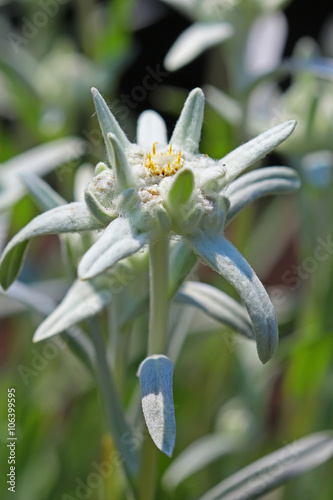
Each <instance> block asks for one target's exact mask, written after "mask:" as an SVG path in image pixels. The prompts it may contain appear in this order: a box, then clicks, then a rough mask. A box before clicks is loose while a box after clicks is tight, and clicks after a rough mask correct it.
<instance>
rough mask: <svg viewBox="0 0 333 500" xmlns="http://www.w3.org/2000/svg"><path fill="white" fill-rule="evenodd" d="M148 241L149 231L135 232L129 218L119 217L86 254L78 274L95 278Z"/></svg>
mask: <svg viewBox="0 0 333 500" xmlns="http://www.w3.org/2000/svg"><path fill="white" fill-rule="evenodd" d="M147 242H148V234H147V233H141V234H135V233H134V232H133V230H132V227H131V223H130V222H129V221H128V219H126V218H124V217H118V218H117V219H115V220H114V221H112V222H111V223H110V224H109V225H108V226H107V228H106V229H105V231H104V232H103V234H102V236H101V237H100V239H99V240H98V241H97V242H96V243H95V244H94V245H93V246H92V247H91V248H90V249H89V250H88V251H87V252H86V253H85V254H84V256H83V257H82V260H81V262H80V264H79V267H78V275H79V277H80V278H81V279H83V280H86V279H91V278H94V277H95V276H98V275H99V274H101V273H103V272H104V271H107V270H108V269H109V268H110V267H112V266H113V265H114V264H116V263H117V262H118V261H119V260H121V259H124V258H125V257H129V256H130V255H133V254H134V253H136V252H138V251H139V250H140V249H141V248H142V247H143V246H144V245H145V244H146V243H147Z"/></svg>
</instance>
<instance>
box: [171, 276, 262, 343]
mask: <svg viewBox="0 0 333 500" xmlns="http://www.w3.org/2000/svg"><path fill="white" fill-rule="evenodd" d="M175 301H176V302H177V303H180V304H185V305H191V306H194V307H197V308H199V309H201V310H202V311H204V312H205V313H206V314H208V315H209V316H211V317H212V318H214V319H216V320H217V321H220V322H221V323H223V324H225V325H228V326H230V327H231V328H233V329H234V330H236V331H237V332H238V333H240V334H241V335H244V336H245V337H247V338H251V339H253V331H252V326H251V321H250V318H249V316H248V314H247V312H246V309H245V308H244V307H243V306H242V305H241V304H239V303H238V302H236V301H235V300H234V299H232V298H231V297H230V296H229V295H227V294H226V293H224V292H222V291H221V290H218V289H217V288H215V287H213V286H211V285H208V284H206V283H200V282H197V281H187V282H185V283H184V284H183V286H182V287H181V289H180V290H179V292H178V293H177V294H176V296H175Z"/></svg>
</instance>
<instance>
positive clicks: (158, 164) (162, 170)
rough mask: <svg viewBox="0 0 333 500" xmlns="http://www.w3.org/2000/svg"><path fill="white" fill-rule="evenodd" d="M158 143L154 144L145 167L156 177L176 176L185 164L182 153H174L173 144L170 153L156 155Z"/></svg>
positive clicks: (146, 159)
mask: <svg viewBox="0 0 333 500" xmlns="http://www.w3.org/2000/svg"><path fill="white" fill-rule="evenodd" d="M156 144H157V143H156V142H154V144H153V152H152V153H148V155H147V156H146V158H145V167H146V168H148V169H149V170H150V172H151V173H152V174H154V175H162V176H168V175H174V174H175V173H176V172H177V171H178V170H179V169H180V168H181V167H182V166H183V164H184V161H183V160H182V157H181V156H182V152H181V151H179V152H178V153H176V154H175V153H173V152H172V144H170V148H169V151H168V153H156Z"/></svg>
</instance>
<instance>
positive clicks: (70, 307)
mask: <svg viewBox="0 0 333 500" xmlns="http://www.w3.org/2000/svg"><path fill="white" fill-rule="evenodd" d="M110 285H111V283H110V281H108V280H104V279H100V278H99V279H95V280H91V281H81V280H76V281H75V282H74V283H73V285H72V286H71V288H70V289H69V290H68V292H67V293H66V295H65V297H64V298H63V300H62V302H61V303H60V304H59V305H58V307H57V308H56V309H54V311H53V312H52V313H51V314H50V315H49V316H48V317H47V318H46V319H45V320H44V321H43V323H41V324H40V325H39V327H38V329H37V330H36V332H35V335H34V338H33V341H34V342H39V341H40V340H44V339H47V338H49V337H52V336H53V335H57V334H58V333H61V332H63V331H65V330H67V329H69V328H71V327H72V326H74V325H76V324H77V323H79V322H80V321H83V320H85V319H87V318H89V317H91V316H95V315H96V314H97V313H99V312H100V311H101V310H102V309H103V308H104V307H105V306H106V304H108V303H109V302H110V301H111V299H112V296H113V294H112V290H111V288H110Z"/></svg>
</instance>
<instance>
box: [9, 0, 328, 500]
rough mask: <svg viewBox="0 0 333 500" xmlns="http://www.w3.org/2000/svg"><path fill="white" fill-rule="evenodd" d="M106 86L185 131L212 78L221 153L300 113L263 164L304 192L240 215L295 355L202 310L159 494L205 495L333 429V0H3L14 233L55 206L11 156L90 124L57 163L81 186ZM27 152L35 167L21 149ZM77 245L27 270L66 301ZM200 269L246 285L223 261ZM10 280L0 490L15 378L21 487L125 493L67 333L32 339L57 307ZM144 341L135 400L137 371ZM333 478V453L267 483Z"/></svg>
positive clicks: (62, 181) (212, 151) (36, 491)
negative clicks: (43, 208) (104, 469)
mask: <svg viewBox="0 0 333 500" xmlns="http://www.w3.org/2000/svg"><path fill="white" fill-rule="evenodd" d="M92 86H94V87H97V88H98V89H99V90H100V92H101V93H102V94H103V96H104V97H105V99H106V100H107V102H108V103H109V105H110V107H111V109H112V110H113V112H114V113H115V115H116V117H117V119H118V121H119V123H120V124H121V126H122V127H123V128H124V129H125V131H126V133H127V134H128V136H129V138H130V139H131V140H134V139H135V127H136V120H137V118H138V116H139V114H140V112H142V111H143V110H145V109H148V108H150V109H155V110H156V111H158V112H159V113H161V114H162V115H163V117H164V118H165V120H166V122H167V126H168V132H169V133H170V132H171V131H172V128H173V126H174V124H175V122H176V119H177V116H178V114H179V112H180V110H181V107H182V105H183V103H184V100H185V98H186V96H187V94H188V91H189V90H191V89H192V88H194V87H197V86H200V87H202V88H203V89H204V92H205V94H206V97H207V106H206V111H205V121H204V127H203V135H202V143H201V152H203V153H207V154H208V155H209V156H211V157H213V158H220V157H221V156H222V155H224V154H225V153H227V152H229V151H230V150H232V149H233V148H235V147H236V146H238V145H239V144H241V143H242V142H244V141H246V140H248V139H250V138H251V137H253V136H254V135H256V134H258V133H260V132H262V131H264V130H266V129H268V128H270V127H272V126H274V125H276V124H278V123H280V122H282V121H285V120H288V119H296V120H297V121H298V126H297V129H296V131H295V133H294V134H293V135H292V137H291V138H290V139H289V140H288V141H287V142H286V143H285V144H283V145H282V146H281V147H280V148H279V149H278V150H277V151H276V152H275V153H274V154H271V155H269V157H268V158H266V159H265V160H264V161H263V162H262V166H265V165H286V166H291V167H294V168H295V169H297V171H298V172H299V175H300V176H301V179H302V188H301V190H300V191H299V192H298V193H297V194H294V195H290V196H280V197H277V198H267V199H263V200H260V201H259V202H256V203H255V204H253V205H252V206H250V207H248V208H246V209H245V210H244V211H243V212H242V213H241V215H240V216H239V217H238V218H237V220H235V221H234V222H232V224H231V225H230V227H229V228H228V237H229V238H230V239H231V241H232V242H233V243H234V244H235V245H236V246H237V247H238V248H239V249H240V251H241V252H242V253H243V254H244V255H245V256H246V258H247V260H248V261H249V262H250V264H251V265H252V267H253V268H254V269H255V271H256V273H257V274H258V276H259V277H260V279H261V280H262V281H263V282H264V284H265V286H266V287H267V289H268V291H269V292H270V295H271V297H272V300H273V302H274V305H275V308H276V311H277V315H278V320H279V328H280V336H281V342H280V346H279V350H278V353H277V355H276V356H275V358H274V359H273V361H271V362H270V363H269V364H268V366H266V365H265V366H261V365H260V363H259V362H258V361H257V359H256V355H255V351H254V348H253V346H252V345H251V344H250V343H248V342H244V341H240V340H239V339H238V338H237V337H234V335H233V334H232V332H228V330H226V328H225V327H222V326H221V325H219V324H217V323H215V322H213V321H210V322H208V323H207V321H206V320H204V319H203V318H202V317H201V316H200V315H198V314H197V315H196V316H195V320H193V321H192V327H191V332H190V335H188V336H187V338H186V341H185V343H184V345H183V347H182V351H181V353H180V357H179V362H178V364H177V367H176V371H175V380H174V391H175V394H174V396H175V405H176V419H177V444H176V450H175V457H176V460H175V463H174V467H173V468H171V467H170V464H169V460H168V459H167V458H166V457H161V460H160V463H159V466H160V474H161V476H163V477H164V480H163V482H162V486H161V489H160V491H159V494H158V498H159V499H162V500H163V499H164V498H165V499H166V498H168V499H169V498H170V499H171V498H173V499H182V500H187V499H188V500H190V499H194V498H197V497H199V496H200V495H201V494H203V492H204V491H206V490H207V489H209V488H210V487H212V486H213V485H215V484H216V483H218V482H219V481H220V480H221V479H222V478H224V477H227V476H228V475H230V474H232V473H233V472H234V471H236V470H238V469H240V468H241V467H244V466H245V465H247V464H249V463H250V462H251V461H253V460H255V459H257V458H259V457H261V456H263V455H264V454H267V453H269V452H271V451H273V450H275V449H277V448H280V447H282V446H284V445H286V444H289V443H290V444H292V442H293V441H294V440H295V439H297V438H300V437H302V436H305V435H307V434H309V433H312V432H316V431H320V430H322V429H329V428H332V424H333V397H332V387H333V337H332V333H333V308H332V303H333V255H332V254H333V235H332V230H333V226H332V222H331V221H332V213H333V179H332V166H333V7H332V5H331V4H330V2H327V1H324V0H317V1H316V2H312V1H304V0H302V1H301V0H293V1H292V0H290V1H283V0H202V1H200V0H182V1H176V0H169V1H165V2H162V1H158V0H114V1H97V0H85V1H80V0H39V1H33V0H22V1H14V0H0V162H1V163H2V165H0V244H1V245H2V246H3V244H4V243H5V242H6V241H7V240H8V239H9V238H10V237H11V236H12V235H13V234H15V233H16V232H17V231H18V230H19V229H20V228H21V227H23V226H24V225H25V224H26V223H27V222H28V221H30V220H31V219H32V218H33V217H34V216H35V215H37V214H38V213H40V210H39V208H38V207H37V205H36V204H35V202H34V201H33V198H32V197H31V196H30V195H28V194H27V193H26V192H25V191H24V189H23V188H22V187H20V188H18V186H19V185H20V179H19V178H18V177H17V176H15V175H13V176H12V177H10V173H8V172H9V170H10V166H11V163H7V162H8V161H9V160H11V159H13V158H15V157H17V156H18V155H20V154H21V153H23V152H24V151H26V150H28V149H30V148H33V147H36V146H39V145H41V144H43V143H47V142H49V141H54V140H57V139H61V138H65V137H69V136H73V137H79V138H81V139H83V140H84V141H85V146H84V148H81V149H79V150H75V151H74V152H72V153H73V154H71V155H70V159H68V158H69V157H68V158H67V159H66V158H65V159H63V161H61V162H59V165H58V166H57V165H54V166H55V167H56V166H57V167H58V168H56V169H55V170H53V171H52V172H51V170H52V169H51V168H49V169H46V170H45V175H44V180H46V181H47V183H48V184H49V185H50V186H51V187H52V188H53V189H54V190H56V191H57V192H59V193H60V194H61V196H62V197H63V198H65V199H66V200H68V201H73V200H74V199H80V196H81V195H80V192H82V186H83V185H84V182H85V181H86V180H87V179H88V178H89V176H91V175H92V174H91V172H92V167H93V166H94V165H95V164H96V163H97V162H98V161H101V160H104V159H105V152H104V147H103V144H102V140H101V135H100V133H99V129H98V124H97V119H96V116H94V110H93V104H92V99H91V96H90V88H91V87H92ZM67 160H68V161H67ZM14 163H15V162H14ZM16 164H21V171H23V172H24V169H25V165H26V164H25V162H24V158H21V159H20V158H19V157H18V159H17V160H16ZM27 168H28V167H27ZM1 172H5V173H6V175H5V174H4V175H2V173H1ZM86 183H87V182H86ZM16 188H17V189H16ZM61 252H62V249H61V245H59V241H58V238H57V237H52V236H51V237H45V238H39V239H37V240H36V241H33V242H32V244H31V248H30V251H29V254H28V257H27V260H26V263H25V266H24V269H23V271H22V274H21V276H20V281H21V282H22V283H23V285H24V284H25V283H26V284H27V283H29V284H31V285H32V286H33V287H34V290H36V292H38V293H40V294H43V293H44V292H45V293H47V294H48V295H49V296H50V297H52V299H54V300H55V301H59V300H60V299H61V298H62V297H63V295H64V293H65V291H66V289H67V288H68V284H69V283H68V278H66V266H65V265H63V263H62V260H61ZM197 274H198V276H199V277H200V279H201V280H202V281H204V282H209V283H212V284H214V285H216V286H217V287H219V288H220V289H221V290H225V291H227V292H228V293H230V294H231V295H233V296H234V297H235V298H237V297H236V296H235V294H234V291H233V290H232V289H231V288H230V287H229V286H228V285H227V284H226V283H225V282H224V280H223V279H222V278H220V277H218V276H217V275H215V274H214V273H213V272H212V271H210V270H209V269H208V268H205V267H204V266H201V267H200V268H199V270H198V271H197ZM12 295H13V296H10V294H9V295H8V294H7V295H6V296H5V295H4V294H2V293H1V294H0V325H1V326H0V328H1V335H0V360H1V364H0V394H1V404H0V440H1V441H2V442H1V446H0V471H1V472H0V491H1V498H3V499H4V500H5V499H7V498H11V496H10V495H11V493H10V492H8V491H7V487H6V484H5V482H6V478H5V471H7V448H6V446H5V442H6V437H7V411H6V404H5V401H6V395H7V388H8V387H15V388H16V395H17V396H16V398H17V436H18V441H17V468H16V470H17V492H16V497H15V498H17V499H18V500H30V499H31V500H59V499H61V500H65V499H67V500H69V499H71V498H89V499H91V500H102V499H103V500H104V499H106V498H114V499H118V498H124V497H123V496H122V493H121V491H122V481H123V478H122V476H121V468H120V467H119V465H118V466H117V465H114V469H115V470H114V473H112V474H109V475H108V476H107V478H105V479H103V480H101V481H97V482H94V479H93V476H92V473H94V471H96V466H95V465H94V464H96V463H101V462H102V461H103V460H104V459H105V457H108V456H110V453H112V450H113V444H112V441H111V439H110V437H109V436H108V433H107V429H106V425H105V422H104V419H103V417H102V416H101V405H100V401H99V398H98V394H97V392H96V389H95V387H94V383H93V380H92V378H91V377H90V375H89V373H87V372H86V371H85V369H84V367H83V366H82V365H81V364H80V363H79V361H77V359H76V358H75V357H74V356H73V355H72V353H71V352H70V351H69V349H68V348H67V346H66V345H64V344H63V343H61V341H60V339H58V340H57V339H55V340H52V341H49V342H42V343H39V344H36V345H35V344H32V342H31V339H32V336H33V333H34V331H35V329H36V327H37V326H38V324H39V323H40V322H41V320H42V315H41V314H40V311H39V312H38V311H36V310H35V309H36V308H35V307H33V308H29V306H28V305H27V298H26V296H25V298H24V299H23V300H20V294H19V293H13V294H12ZM139 321H140V319H139ZM194 325H195V326H194ZM221 332H222V333H223V334H222V335H221ZM229 333H230V335H229ZM139 340H140V339H139ZM139 340H138V343H140V341H139ZM142 348H144V346H142ZM135 353H137V354H133V356H132V358H131V359H130V361H129V366H128V373H127V374H126V384H127V387H126V390H125V391H124V401H123V403H124V405H125V406H126V404H127V402H128V400H129V395H130V393H131V391H133V390H134V389H133V388H134V386H135V384H137V383H138V382H137V379H136V377H135V372H136V368H137V366H138V363H139V362H140V360H141V358H140V355H141V354H140V350H139V351H135ZM207 435H208V438H204V436H207ZM193 443H195V447H194V448H190V449H188V447H189V446H190V445H192V446H193ZM210 443H211V444H212V443H218V445H217V446H215V447H214V446H213V445H212V446H210ZM186 453H188V454H189V455H186ZM188 456H192V457H194V459H193V462H194V465H193V464H192V465H189V466H188V468H186V467H184V466H182V464H181V462H180V459H181V458H182V459H183V460H185V463H188V460H187V458H188ZM178 457H179V458H178ZM177 459H178V462H179V463H178V465H177ZM191 467H192V468H191ZM187 469H188V470H187ZM199 469H200V471H199V472H198V470H199ZM331 476H332V463H331V462H330V463H327V464H325V465H323V466H321V467H320V468H318V469H316V470H314V471H313V472H311V473H309V474H307V475H306V476H302V477H300V478H298V479H296V480H293V481H292V482H291V483H290V484H288V485H286V486H284V487H281V488H279V489H278V490H276V491H274V492H272V493H271V494H270V495H269V496H267V498H269V499H270V500H295V499H310V498H318V499H320V500H329V499H332V498H333V483H332V479H331ZM78 488H79V489H78ZM66 495H67V496H66ZM80 495H81V496H80Z"/></svg>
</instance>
